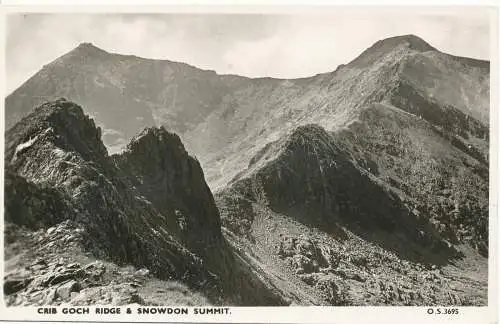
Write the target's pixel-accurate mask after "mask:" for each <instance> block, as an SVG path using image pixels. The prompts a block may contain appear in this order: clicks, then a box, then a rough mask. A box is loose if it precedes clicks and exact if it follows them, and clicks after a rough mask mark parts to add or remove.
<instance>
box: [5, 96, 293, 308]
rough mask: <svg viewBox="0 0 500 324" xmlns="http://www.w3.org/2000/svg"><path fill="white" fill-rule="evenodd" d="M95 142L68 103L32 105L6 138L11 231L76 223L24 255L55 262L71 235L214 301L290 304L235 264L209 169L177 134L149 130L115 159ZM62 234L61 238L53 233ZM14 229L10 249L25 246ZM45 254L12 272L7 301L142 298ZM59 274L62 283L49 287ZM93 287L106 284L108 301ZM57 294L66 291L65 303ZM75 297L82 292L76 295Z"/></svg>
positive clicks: (109, 257)
mask: <svg viewBox="0 0 500 324" xmlns="http://www.w3.org/2000/svg"><path fill="white" fill-rule="evenodd" d="M99 136H100V130H99V128H96V127H95V125H94V123H93V121H92V120H91V119H89V118H88V117H87V116H85V115H84V114H83V110H82V108H81V107H79V106H78V105H76V104H74V103H72V102H69V101H66V100H64V99H61V100H58V101H55V102H49V103H46V104H44V105H42V106H41V107H39V108H37V109H35V110H34V111H33V113H32V114H30V115H28V116H27V117H26V118H24V119H23V120H22V121H21V122H20V123H18V124H16V125H15V126H14V127H13V128H11V129H10V130H9V131H8V132H7V134H6V138H7V147H6V156H5V164H6V168H7V180H8V181H7V186H6V190H7V191H6V193H7V194H8V196H7V197H6V200H5V202H6V205H5V206H6V221H7V222H8V224H12V226H14V227H9V228H11V229H13V228H15V226H20V227H21V228H27V229H29V230H41V231H43V230H44V229H46V228H47V227H49V226H59V227H57V228H60V226H63V224H74V226H75V229H73V230H71V229H69V228H67V227H64V226H63V228H62V229H61V230H58V229H57V228H56V229H55V230H54V229H49V230H47V231H48V232H50V233H48V234H50V238H49V239H47V240H46V239H44V238H43V237H44V235H41V236H40V240H36V242H35V243H33V244H32V245H31V246H30V247H26V248H27V253H33V251H38V252H37V253H35V254H36V258H39V257H40V254H42V251H43V249H45V248H50V249H51V250H48V251H47V253H48V256H47V258H50V256H54V255H55V254H54V253H55V251H56V249H55V247H56V246H58V244H67V245H66V248H67V249H70V248H71V245H70V243H71V242H73V240H74V239H75V240H76V241H77V244H76V246H75V247H74V249H77V250H78V251H79V252H76V253H75V255H80V254H82V253H84V254H85V255H87V254H88V253H90V254H91V255H92V256H93V257H94V258H97V259H98V260H103V261H106V262H114V263H116V264H117V265H118V266H120V267H123V266H125V265H127V264H130V265H133V266H135V267H137V268H142V267H144V268H147V269H148V270H147V272H148V273H150V274H151V278H157V279H159V280H167V281H171V280H176V281H180V282H182V283H183V284H185V285H187V286H188V287H189V288H190V289H192V290H196V291H199V292H200V293H202V294H204V295H205V296H206V298H208V302H210V303H221V302H223V301H224V302H225V303H227V304H243V305H260V304H264V305H282V304H284V303H285V302H284V301H283V300H282V298H281V296H280V295H279V293H277V292H276V291H273V290H272V289H271V288H269V287H268V286H266V285H265V284H264V283H263V282H262V281H261V279H260V278H258V277H256V276H255V274H254V272H253V271H252V269H248V268H247V267H246V265H245V264H242V263H241V262H239V261H238V260H237V257H236V256H235V255H234V252H233V250H232V248H231V246H230V245H229V244H228V243H227V242H226V241H225V239H224V238H223V236H222V234H221V226H220V216H219V212H218V209H217V207H216V205H215V202H214V198H213V196H212V193H211V192H210V189H209V188H208V186H207V184H206V183H205V180H204V175H203V171H202V169H201V167H200V165H199V163H198V161H197V160H196V159H194V158H192V157H191V156H189V155H188V154H187V152H186V151H185V149H184V147H183V145H182V142H181V141H180V139H179V137H178V136H177V135H175V134H173V133H169V132H167V131H166V130H165V128H147V129H145V130H144V131H143V132H142V133H140V134H139V135H138V136H137V137H135V138H134V140H133V141H132V142H131V143H130V144H129V145H128V146H127V150H126V151H125V152H123V153H122V154H120V155H114V156H112V157H110V156H108V154H107V152H106V149H105V147H104V145H103V144H102V142H101V141H100V137H99ZM67 222H70V223H67ZM57 224H60V225H57ZM61 231H62V232H63V233H64V234H62V235H56V234H58V233H59V232H61ZM14 232H16V231H14V230H12V231H11V230H8V231H7V232H6V238H7V242H9V243H10V244H11V246H12V247H13V249H14V250H15V249H16V246H17V248H19V249H22V247H21V246H19V245H18V243H19V239H20V238H19V237H16V235H15V234H14ZM21 232H22V231H21ZM27 235H28V236H29V234H27ZM54 235H56V236H54ZM74 235H77V238H78V239H76V238H75V237H74ZM49 251H50V252H49ZM25 252H26V251H25ZM34 258H35V256H32V257H30V259H32V260H33V259H34ZM47 258H45V260H44V261H43V262H46V265H45V266H43V267H37V268H36V271H35V270H33V271H31V270H30V271H31V272H30V271H28V273H19V272H18V271H17V270H15V269H14V270H15V271H14V274H13V276H12V277H9V278H11V279H8V280H7V281H6V282H7V284H6V286H5V289H6V293H7V294H8V295H9V303H10V304H13V305H14V304H15V305H18V304H19V305H20V304H23V305H24V304H37V303H42V304H43V303H60V302H71V303H74V304H85V302H86V301H88V302H89V303H99V302H106V303H108V302H109V303H115V304H117V303H118V304H123V303H135V302H138V303H141V300H143V299H141V298H142V297H141V298H139V297H138V295H137V294H135V293H133V294H129V293H125V295H124V294H123V293H122V292H123V291H135V290H134V289H132V290H131V288H130V287H128V286H127V287H125V286H126V285H125V286H123V285H121V284H120V285H118V284H117V283H113V282H111V281H109V280H107V281H105V282H100V283H99V284H91V283H88V282H87V281H88V280H87V279H88V278H87V275H86V272H85V271H86V270H85V269H86V268H85V269H84V268H83V267H84V265H81V266H80V265H79V266H76V265H73V266H71V267H70V266H69V265H68V262H66V261H65V262H59V263H54V262H52V261H50V260H48V259H47ZM69 259H71V257H70V258H69ZM69 263H75V262H69ZM30 269H31V268H30ZM38 270H39V271H38ZM37 271H38V272H37ZM122 275H123V273H122V274H119V275H117V276H115V277H117V278H119V277H123V276H122ZM54 276H55V277H57V278H58V277H59V276H61V278H60V279H56V281H57V282H53V277H54ZM108 279H109V278H108ZM89 280H90V279H89ZM61 285H62V286H61ZM96 285H97V286H99V287H102V286H105V287H106V288H105V289H104V294H105V295H102V293H101V290H99V289H97V288H95V287H96ZM60 286H61V287H60ZM34 291H43V293H40V294H38V293H36V296H38V297H36V298H39V297H40V298H41V299H40V298H39V299H36V300H34V299H32V298H33V294H34ZM57 291H60V294H62V297H61V296H60V298H59V299H58V298H57V294H58V292H57ZM72 292H78V293H79V295H78V296H76V295H75V296H76V297H75V298H76V299H75V298H72V297H71V293H72ZM134 294H135V295H134ZM39 295H40V296H39ZM43 296H50V297H47V298H49V299H46V298H45V297H43ZM106 296H107V297H106ZM42 297H43V298H42ZM70 297H71V298H70ZM150 297H151V296H149V297H148V296H146V297H144V298H145V299H144V300H146V302H147V300H150V299H149V298H150ZM147 303H149V302H147Z"/></svg>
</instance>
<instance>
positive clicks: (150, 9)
mask: <svg viewBox="0 0 500 324" xmlns="http://www.w3.org/2000/svg"><path fill="white" fill-rule="evenodd" d="M3 4H4V5H9V6H2V8H1V13H0V14H1V20H2V21H1V27H0V35H1V36H0V39H1V44H2V45H3V46H5V19H4V15H5V14H6V13H14V12H46V13H48V12H60V13H62V12H85V13H99V12H106V13H109V12H122V13H127V12H128V13H161V12H163V13H168V12H171V13H172V12H174V13H281V14H297V13H318V12H321V13H325V14H326V13H328V11H329V10H335V9H339V8H336V6H339V5H350V6H351V7H349V8H346V7H343V8H342V10H351V9H352V10H353V12H356V13H358V14H359V12H360V11H361V10H363V11H364V10H366V11H370V12H374V13H376V12H384V13H387V12H397V11H400V10H404V11H412V12H414V13H416V12H417V11H418V12H422V13H425V12H431V11H432V12H443V13H446V14H450V13H453V12H462V11H463V10H466V11H468V12H470V11H471V10H477V9H478V7H479V6H491V7H492V11H491V29H490V30H491V32H490V35H491V53H492V54H491V61H490V62H491V70H490V71H491V72H490V80H491V87H490V96H491V97H490V107H491V108H490V135H491V136H490V217H489V219H490V223H489V230H490V231H489V233H490V240H489V244H490V245H489V251H490V258H489V287H488V288H489V292H488V301H489V305H488V307H459V308H458V309H459V312H460V314H459V315H429V314H428V313H427V310H428V309H429V308H428V307H394V306H388V307H287V308H283V307H231V308H230V309H231V315H212V316H200V315H188V316H186V315H184V316H173V315H171V316H167V315H164V316H158V315H157V316H146V315H143V316H140V317H139V316H132V315H126V314H121V315H112V316H99V315H74V316H69V315H63V314H57V315H38V314H37V312H36V310H37V308H34V307H33V308H32V307H26V308H21V309H18V308H6V307H5V306H3V305H2V306H0V314H1V315H0V322H1V321H6V320H7V321H10V320H12V321H20V320H21V321H23V320H35V321H50V322H54V321H68V320H69V321H113V322H117V321H125V322H131V321H137V322H162V321H163V322H239V323H268V322H279V323H352V322H355V323H384V324H386V323H391V322H395V323H399V322H404V323H422V322H426V323H442V322H448V321H450V322H451V321H453V322H454V323H468V324H469V323H498V301H499V300H498V251H499V240H498V201H499V191H498V182H499V181H500V177H499V172H498V171H499V159H498V144H499V143H498V140H499V136H498V126H499V122H500V117H499V116H500V114H499V111H498V109H497V108H498V99H499V98H498V86H499V80H498V75H499V74H498V72H499V62H498V58H499V57H498V53H499V51H498V37H499V35H500V32H499V25H498V8H497V7H496V6H498V2H497V1H495V0H491V1H466V0H462V1H452V0H445V1H444V0H441V1H439V2H436V1H432V0H430V1H419V2H418V3H417V4H424V5H427V7H422V6H415V4H416V3H408V2H403V3H402V2H401V1H378V2H377V3H374V2H372V1H348V0H343V1H340V0H337V1H328V0H322V1H319V0H310V1H307V6H304V1H301V0H298V1H297V0H296V1H290V0H288V1H287V0H272V1H265V0H253V1H251V0H247V1H242V0H239V1H209V0H204V1H201V0H198V1H189V2H179V1H174V0H163V1H162V0H145V1H140V0H125V1H124V0H121V1H119V0H108V1H106V2H104V1H102V0H86V1H84V0H73V1H71V4H72V5H68V1H67V0H66V1H64V0H44V1H42V0H3ZM41 4H44V5H49V6H40V5H41ZM82 4H85V5H89V4H90V5H92V6H81V5H82ZM110 4H111V5H110ZM138 4H140V5H141V6H137V5H138ZM180 4H182V5H181V6H180ZM186 4H189V5H196V6H187V5H186ZM208 4H216V5H217V6H213V5H212V6H208ZM264 4H265V6H262V5H264ZM284 4H286V5H287V6H281V5H284ZM331 4H334V5H335V6H328V7H325V6H324V5H331ZM76 5H80V6H76ZM116 5H121V6H119V7H117V6H116ZM146 5H147V6H146ZM165 5H168V6H167V7H166V6H165ZM255 5H261V6H255ZM352 5H358V6H352ZM359 5H364V6H362V7H360V6H359ZM367 5H368V6H367ZM387 5H392V6H394V5H397V7H385V6H387ZM429 5H430V6H429ZM450 5H462V7H456V6H454V7H449V6H450ZM479 9H484V7H482V8H479ZM0 58H1V60H2V63H3V64H4V65H3V66H5V63H6V62H5V48H3V51H2V52H1V53H0ZM2 71H5V69H2ZM2 74H3V73H2ZM5 84H6V83H5V74H3V75H2V77H1V79H0V95H3V97H4V98H5V95H6V93H5ZM0 107H1V111H2V114H3V113H4V110H3V109H4V100H1V104H0ZM0 130H1V132H0V134H1V135H0V137H1V145H2V149H1V150H0V163H1V164H2V165H1V167H0V176H1V179H0V183H3V173H4V168H3V154H4V150H3V145H4V131H3V130H4V118H1V121H0ZM2 186H3V185H2ZM3 194H4V192H3V190H0V200H1V201H2V204H1V206H0V212H1V216H0V217H1V218H0V228H1V229H2V232H3ZM0 246H2V247H3V235H0ZM0 258H1V260H3V248H2V249H0ZM1 268H2V269H1V270H0V273H1V274H2V278H3V267H1ZM0 298H1V301H0V303H3V300H4V299H3V294H0ZM94 308H95V307H91V313H92V310H93V309H94ZM58 309H59V310H60V309H62V308H58ZM123 309H125V308H123ZM191 309H192V308H191ZM432 309H436V307H432ZM122 312H123V310H122Z"/></svg>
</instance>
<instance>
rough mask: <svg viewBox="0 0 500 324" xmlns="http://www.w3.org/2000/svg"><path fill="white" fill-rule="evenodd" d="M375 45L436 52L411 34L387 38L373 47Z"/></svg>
mask: <svg viewBox="0 0 500 324" xmlns="http://www.w3.org/2000/svg"><path fill="white" fill-rule="evenodd" d="M377 44H379V45H382V46H384V45H385V46H397V45H400V44H407V46H408V47H409V48H410V49H412V50H415V51H419V52H427V51H436V48H434V47H432V46H431V45H430V44H429V43H427V42H426V41H425V40H423V39H422V38H420V37H418V36H416V35H413V34H408V35H401V36H394V37H389V38H386V39H383V40H380V41H378V42H377V43H375V45H377ZM375 45H374V46H375Z"/></svg>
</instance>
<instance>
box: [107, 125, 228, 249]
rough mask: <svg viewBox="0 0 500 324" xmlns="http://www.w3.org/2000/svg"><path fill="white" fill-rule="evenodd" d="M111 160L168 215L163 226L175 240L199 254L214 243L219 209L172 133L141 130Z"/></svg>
mask: <svg viewBox="0 0 500 324" xmlns="http://www.w3.org/2000/svg"><path fill="white" fill-rule="evenodd" d="M113 159H114V161H115V163H116V165H117V167H118V168H119V169H120V171H121V172H122V173H123V174H125V175H126V176H127V178H128V179H130V181H131V183H132V184H133V185H134V187H135V188H137V190H138V191H139V192H140V193H141V195H143V196H144V197H145V198H146V199H147V200H149V201H150V202H151V203H152V204H153V206H154V208H155V209H156V210H158V211H161V212H162V213H163V214H165V215H168V216H167V219H166V226H167V228H168V230H169V232H171V233H172V234H174V235H175V236H176V237H177V238H178V239H179V240H180V241H181V242H183V243H184V244H186V246H188V247H189V248H190V249H192V250H193V251H196V253H197V254H201V255H204V254H205V250H206V249H207V248H209V247H210V246H211V245H217V244H219V242H220V241H221V239H222V236H221V232H220V217H219V211H218V210H217V207H216V206H215V202H214V199H213V197H212V193H211V192H210V189H209V188H208V186H207V185H206V183H205V179H204V176H203V171H202V169H201V167H200V164H199V163H198V161H197V160H196V159H194V158H192V157H191V156H189V155H188V153H187V152H186V150H185V149H184V146H183V144H182V142H181V140H180V139H179V137H178V136H177V135H175V134H173V133H169V132H167V131H166V130H165V128H163V127H161V128H147V129H145V130H144V131H143V132H142V133H141V134H139V135H138V136H137V137H135V138H134V139H133V140H132V142H131V143H130V144H129V145H128V146H127V149H126V150H125V151H124V152H123V153H121V154H119V155H115V156H113Z"/></svg>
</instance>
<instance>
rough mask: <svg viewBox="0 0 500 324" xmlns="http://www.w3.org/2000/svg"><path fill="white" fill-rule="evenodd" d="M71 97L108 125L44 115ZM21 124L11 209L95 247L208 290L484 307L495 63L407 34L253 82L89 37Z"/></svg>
mask: <svg viewBox="0 0 500 324" xmlns="http://www.w3.org/2000/svg"><path fill="white" fill-rule="evenodd" d="M60 96H64V97H66V98H69V99H71V100H72V101H75V102H78V103H79V104H81V105H82V107H84V109H85V110H86V112H88V113H89V114H90V115H91V116H93V118H94V119H90V118H88V117H86V116H85V115H84V114H83V113H82V111H81V108H79V106H77V105H75V104H73V103H71V102H68V101H65V100H59V101H56V102H52V103H47V104H43V105H42V106H40V107H39V108H37V109H35V110H34V111H32V107H33V106H36V105H38V104H39V103H42V102H44V101H46V100H47V99H53V98H57V97H60ZM30 111H32V113H31V114H30ZM22 116H27V117H26V118H23V119H21V117H22ZM117 116H118V117H119V118H117ZM94 120H95V123H96V124H97V125H98V126H99V127H96V125H95V124H94ZM6 124H7V126H11V125H14V126H13V127H12V128H11V129H10V130H9V131H8V132H7V134H6V155H5V156H6V159H5V162H6V165H7V172H6V185H7V186H6V195H8V197H7V198H9V197H12V198H11V199H7V200H6V209H7V210H6V212H7V214H6V220H8V222H9V223H13V224H17V225H23V226H26V227H28V228H31V230H36V229H39V228H40V227H42V228H45V227H47V226H54V225H55V224H59V223H60V222H61V221H65V220H68V219H70V220H71V221H74V222H76V223H77V224H80V225H81V226H84V227H85V229H86V233H87V232H88V233H89V234H88V237H91V238H92V242H94V241H95V242H97V244H88V245H85V244H83V246H86V247H85V249H88V250H89V251H92V253H94V255H97V256H98V257H102V258H107V259H108V260H112V261H115V262H122V263H129V264H133V265H135V266H147V267H148V268H150V269H151V270H152V271H153V272H154V275H155V276H157V277H158V278H160V279H165V278H169V277H170V276H171V277H172V278H175V279H176V280H180V281H182V282H184V283H186V284H188V286H189V287H194V288H193V289H198V290H200V291H204V293H205V294H206V295H207V296H208V298H209V299H210V300H220V299H221V298H222V300H223V301H230V302H232V303H235V304H241V305H284V304H304V305H307V304H316V305H323V304H325V305H387V304H391V305H431V304H432V305H436V304H440V305H484V304H485V303H486V295H487V289H486V288H487V280H486V278H487V255H488V230H487V229H488V186H489V184H488V181H489V180H488V175H489V165H488V164H489V156H488V154H489V62H486V61H478V60H473V59H468V58H461V57H455V56H451V55H448V54H445V53H441V52H439V51H438V50H437V49H435V48H434V47H432V46H431V45H429V44H427V43H426V42H425V41H424V40H422V39H420V38H418V37H416V36H413V35H405V36H398V37H393V38H389V39H385V40H381V41H379V42H377V43H375V44H374V45H373V46H372V47H370V48H369V49H367V50H366V51H364V52H363V53H361V54H360V55H359V56H358V57H357V58H355V59H354V60H353V61H352V62H350V63H348V64H346V65H342V66H339V67H338V68H337V69H336V70H335V71H334V72H329V73H324V74H319V75H316V76H313V77H310V78H302V79H295V80H279V79H272V78H260V79H251V78H245V77H240V76H229V75H218V74H216V73H215V72H213V71H204V70H200V69H197V68H195V67H192V66H189V65H186V64H183V63H176V62H170V61H160V60H150V59H143V58H139V57H135V56H125V55H118V54H112V53H108V52H106V51H103V50H101V49H98V48H96V47H94V46H93V45H91V44H81V45H80V46H79V47H77V48H76V49H75V50H73V51H71V52H70V53H68V54H66V55H64V56H62V57H60V58H59V59H57V60H56V61H54V62H52V63H50V64H48V65H46V66H45V67H44V68H43V69H42V70H41V71H40V72H38V73H37V74H36V75H34V76H33V77H32V78H31V79H30V80H28V81H27V82H26V83H25V84H24V85H22V86H21V87H20V88H19V89H17V90H16V91H14V92H13V93H12V94H11V95H9V96H8V97H7V98H6ZM65 125H68V126H65ZM167 130H168V131H167ZM172 132H175V133H176V134H178V135H176V134H174V133H172ZM136 134H139V135H136ZM101 137H102V139H103V141H102V142H101ZM181 140H182V141H181ZM103 142H104V144H105V145H106V146H104V144H103ZM127 143H128V144H127ZM183 143H185V145H186V148H184V144H183ZM108 151H110V152H111V153H114V154H113V155H111V156H109V155H108V153H107V152H108ZM188 152H191V153H194V154H195V155H196V156H197V158H194V157H191V156H190V155H189V154H188ZM198 159H199V162H198ZM202 167H203V171H202ZM204 174H205V175H206V178H207V183H208V185H207V183H205V176H204ZM209 186H210V188H211V189H212V191H213V195H212V192H211V191H210V189H209ZM25 196H29V197H33V200H26V199H25V198H23V197H25ZM214 196H215V199H214ZM20 206H23V208H20ZM17 210H18V212H16V211H17ZM55 211H57V212H55ZM72 211H73V212H72ZM75 211H76V212H75ZM45 214H50V217H49V216H42V215H45ZM110 238H113V239H112V240H111V239H110ZM125 241H127V242H129V241H130V242H131V243H127V244H124V243H123V242H125ZM84 242H85V241H84ZM87 242H89V240H87ZM150 251H154V253H151V252H150ZM180 251H183V252H180ZM187 260H189V261H187ZM165 269H168V270H165ZM185 273H187V274H186V275H185ZM174 274H175V275H174ZM190 274H193V277H190ZM17 284H18V283H17ZM13 286H16V285H13ZM206 287H210V288H206ZM9 289H11V288H9ZM207 291H208V292H207Z"/></svg>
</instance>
